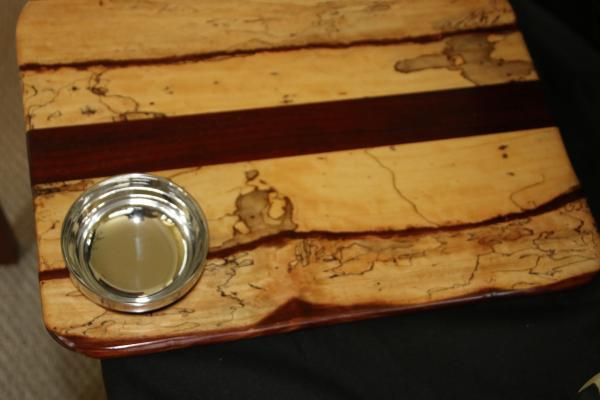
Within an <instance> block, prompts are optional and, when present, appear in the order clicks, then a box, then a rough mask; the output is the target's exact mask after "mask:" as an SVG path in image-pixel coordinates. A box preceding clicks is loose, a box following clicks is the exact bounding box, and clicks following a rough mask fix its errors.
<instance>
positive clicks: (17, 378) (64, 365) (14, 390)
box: [0, 0, 106, 400]
mask: <svg viewBox="0 0 600 400" xmlns="http://www.w3.org/2000/svg"><path fill="white" fill-rule="evenodd" d="M23 4H25V0H2V6H1V7H0V49H2V54H1V56H0V203H1V204H2V207H3V208H4V211H5V213H6V214H7V218H8V220H9V222H10V223H11V225H12V226H13V228H14V230H15V231H16V234H17V237H18V239H19V242H20V245H21V249H22V255H21V260H20V262H19V263H18V264H16V265H8V266H5V265H3V266H0V398H2V399H7V400H11V399H19V400H20V399H65V400H68V399H86V400H87V399H104V398H105V397H106V395H105V393H104V387H103V384H102V375H101V372H100V363H99V362H98V361H97V360H92V359H89V358H86V357H84V356H81V355H79V354H76V353H73V352H71V351H69V350H66V349H64V348H62V347H61V346H60V345H58V344H57V343H56V342H54V341H53V340H52V339H51V338H50V336H49V335H48V334H47V333H46V331H45V329H44V326H43V324H42V320H41V314H40V303H39V295H38V280H37V265H36V263H37V261H36V250H35V245H34V228H33V211H32V206H31V190H30V186H29V176H28V170H27V153H26V143H25V133H24V124H23V113H22V108H21V100H20V96H21V93H20V87H19V77H18V71H17V67H16V55H15V33H14V32H15V26H16V21H17V17H18V15H19V11H20V10H21V8H22V7H23Z"/></svg>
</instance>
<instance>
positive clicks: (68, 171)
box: [28, 82, 553, 184]
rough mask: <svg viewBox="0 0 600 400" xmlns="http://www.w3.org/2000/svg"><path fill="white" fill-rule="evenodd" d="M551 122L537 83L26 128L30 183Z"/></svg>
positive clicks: (361, 145) (466, 134) (510, 129)
mask: <svg viewBox="0 0 600 400" xmlns="http://www.w3.org/2000/svg"><path fill="white" fill-rule="evenodd" d="M550 125H553V119H552V117H551V116H550V115H549V113H548V111H547V108H546V105H545V103H544V98H543V91H542V88H541V84H540V83H538V82H526V83H512V84H504V85H496V86H483V87H475V88H469V89H457V90H447V91H438V92H429V93H417V94H408V95H397V96H387V97H376V98H369V99H357V100H346V101H337V102H327V103H316V104H303V105H291V106H281V107H274V108H264V109H254V110H244V111H230V112H221V113H213V114H201V115H191V116H183V117H173V118H162V119H151V120H140V121H126V122H118V123H106V124H96V125H84V126H71V127H58V128H48V129H41V130H32V131H30V132H29V134H28V141H29V157H30V168H31V180H32V183H33V184H39V183H47V182H55V181H64V180H69V179H79V178H90V177H98V176H107V175H115V174H119V173H125V172H133V171H155V170H164V169H173V168H181V167H189V166H201V165H207V164H217V163H227V162H236V161H244V160H255V159H264V158H274V157H281V156H291V155H298V154H307V153H318V152H325V151H334V150H345V149H353V148H361V147H372V146H381V145H389V144H401V143H408V142H418V141H426V140H434V139H444V138H453V137H461V136H471V135H480V134H487V133H496V132H506V131H514V130H520V129H530V128H539V127H544V126H550Z"/></svg>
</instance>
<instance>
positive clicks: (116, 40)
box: [17, 0, 515, 68]
mask: <svg viewBox="0 0 600 400" xmlns="http://www.w3.org/2000/svg"><path fill="white" fill-rule="evenodd" d="M514 21H515V17H514V14H513V13H512V10H511V8H510V6H509V4H508V2H507V1H505V0H491V1H490V0H459V1H456V0H422V1H419V2H418V3H416V4H415V3H414V2H413V1H411V0H391V1H372V0H346V1H340V0H335V1H327V2H323V1H321V0H300V1H278V2H264V1H257V0H247V1H239V0H204V1H201V2H199V1H195V0H176V1H166V0H162V1H150V0H43V1H31V2H30V3H29V4H28V5H27V6H26V7H25V9H24V11H23V13H22V15H21V20H20V23H19V26H18V28H17V34H18V39H19V42H20V43H26V46H19V47H18V51H19V60H20V61H19V62H20V64H21V65H25V66H28V67H29V68H34V67H35V66H40V65H42V66H53V65H69V64H82V63H92V64H93V63H95V62H97V61H98V60H101V61H103V62H105V63H115V62H119V61H129V62H131V61H137V62H147V60H153V61H160V60H161V59H170V58H176V59H186V58H187V59H189V58H206V57H210V56H215V55H216V56H222V55H228V54H231V53H234V54H235V53H236V52H241V51H245V52H256V51H261V50H270V51H273V50H277V49H289V48H292V49H293V48H302V47H307V46H315V45H329V46H347V45H350V44H354V43H369V42H378V41H383V42H385V41H398V40H407V39H413V38H419V37H423V36H436V35H439V34H443V33H446V32H461V31H466V30H472V29H477V28H487V27H495V26H503V25H507V24H513V23H514Z"/></svg>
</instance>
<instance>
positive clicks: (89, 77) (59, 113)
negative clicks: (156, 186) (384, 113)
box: [21, 32, 537, 129]
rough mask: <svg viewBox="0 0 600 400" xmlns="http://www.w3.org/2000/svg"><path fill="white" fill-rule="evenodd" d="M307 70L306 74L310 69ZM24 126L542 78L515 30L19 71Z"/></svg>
mask: <svg viewBox="0 0 600 400" xmlns="http://www.w3.org/2000/svg"><path fill="white" fill-rule="evenodd" d="M307 71H310V73H307ZM21 78H22V81H23V89H24V95H23V103H24V104H23V105H24V110H25V121H26V124H27V128H28V129H41V128H48V127H58V126H69V125H81V124H91V123H101V122H112V121H122V120H131V119H147V118H156V117H164V116H181V115H191V114H204V113H211V112H219V111H231V110H242V109H252V108H263V107H277V106H284V105H288V104H302V103H318V102H326V101H336V100H346V99H356V98H365V97H376V96H386V95H396V94H408V93H417V92H426V91H436V90H445V89H454V88H464V87H470V86H474V85H492V84H498V83H507V82H511V81H525V80H536V79H537V75H536V73H535V70H534V67H533V64H532V62H531V59H530V57H529V54H528V52H527V48H526V46H525V44H524V42H523V38H522V36H521V34H520V33H518V32H507V33H505V34H487V33H472V34H463V35H457V36H452V37H449V38H446V39H442V40H439V41H433V42H429V43H424V44H416V43H405V44H399V45H365V46H356V47H352V48H346V49H307V50H298V51H290V52H276V53H259V54H254V55H247V56H238V57H230V58H223V59H218V60H211V61H197V62H187V63H178V64H172V65H171V64H168V65H165V64H158V65H144V66H127V67H116V66H113V67H106V66H104V67H103V66H96V67H89V68H87V69H83V70H82V69H74V68H61V69H59V70H45V71H44V70H42V71H23V72H22V73H21Z"/></svg>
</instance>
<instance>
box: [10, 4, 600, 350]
mask: <svg viewBox="0 0 600 400" xmlns="http://www.w3.org/2000/svg"><path fill="white" fill-rule="evenodd" d="M233 3H235V4H236V5H237V7H231V4H233ZM261 4H262V3H261ZM415 4H416V3H413V2H411V3H410V5H409V4H408V2H405V1H391V2H385V3H382V2H365V1H359V0H356V1H338V2H328V3H317V2H313V1H301V2H295V3H293V4H288V3H278V4H274V5H270V6H268V7H262V6H261V7H258V3H256V2H253V1H250V2H243V3H241V2H239V1H235V2H233V1H232V2H227V1H226V2H223V1H219V2H212V1H209V2H203V3H197V2H190V1H187V0H177V1H171V2H169V3H163V2H144V1H142V2H140V1H120V2H116V1H114V2H113V1H108V0H102V1H100V2H98V1H85V0H77V1H74V2H73V1H71V2H69V5H68V6H67V5H66V3H65V1H63V0H39V1H32V2H30V3H29V4H28V6H27V7H26V9H25V10H24V13H23V16H22V19H21V22H20V24H19V29H18V48H19V64H20V68H21V77H22V79H23V90H24V98H23V102H24V115H25V120H26V124H27V128H28V133H27V134H28V141H29V150H30V164H31V174H32V183H33V191H34V202H35V219H36V230H37V243H38V247H39V261H40V288H41V297H42V305H43V316H44V321H45V324H46V326H47V328H48V330H49V331H50V333H51V334H52V335H54V336H55V337H56V338H57V339H58V340H59V341H60V342H61V343H63V344H64V345H66V346H67V347H69V348H72V349H74V350H77V351H80V352H83V353H86V354H88V355H92V356H98V357H111V356H122V355H128V354H139V353H144V352H152V351H160V350H166V349H171V348H178V347H185V346H189V345H193V344H201V343H214V342H219V341H225V340H234V339H241V338H246V337H252V336H257V335H262V334H267V333H275V332H284V331H289V330H293V329H299V328H302V327H306V326H311V325H318V324H325V323H334V322H342V321H350V320H357V319H363V318H372V317H376V316H380V315H389V314H392V313H397V312H401V311H407V310H418V309H423V308H427V307H435V306H440V305H444V304H453V303H456V302H465V301H474V300H478V299H484V298H489V297H494V296H499V295H510V294H523V293H537V292H540V291H548V290H558V289H562V288H565V287H569V286H573V285H577V284H582V283H584V282H585V281H587V280H589V279H590V278H591V277H592V276H593V275H594V274H596V273H597V272H598V270H599V269H600V262H599V257H598V256H599V246H598V244H599V241H598V234H597V231H596V228H595V225H594V221H593V218H592V216H591V214H590V211H589V209H588V208H587V205H586V201H585V198H584V197H583V195H582V193H581V192H580V190H579V183H578V181H577V178H576V176H575V175H574V173H573V170H572V168H571V165H570V162H569V159H568V157H567V155H566V153H565V150H564V147H563V144H562V141H561V138H560V134H559V132H558V130H557V128H555V127H553V126H552V118H551V116H550V115H549V113H548V111H547V109H546V106H545V104H544V101H543V95H542V90H541V88H540V85H539V83H538V82H536V81H537V75H536V73H535V70H534V68H533V65H532V63H531V60H530V58H529V55H528V53H527V49H526V47H525V45H524V44H523V41H522V38H521V36H520V34H519V33H518V31H516V29H515V26H514V15H513V14H512V11H511V10H510V7H509V6H508V4H507V3H506V2H504V1H493V0H477V1H475V0H469V1H467V0H463V1H450V0H427V1H424V2H419V3H418V5H415ZM282 7H283V8H285V9H286V12H285V13H284V12H282V11H281V8H282ZM291 8H293V9H294V10H295V12H296V14H294V13H290V12H289V10H290V9H291ZM232 10H234V11H232ZM232 13H233V14H232ZM50 14H51V15H53V16H55V18H46V19H45V18H43V16H44V15H50ZM65 24H66V25H65ZM134 25H135V26H137V27H138V30H137V31H136V33H135V34H128V33H130V29H129V27H130V26H134ZM65 26H70V27H71V28H70V30H69V29H64V27H65ZM259 28H260V29H259ZM224 31H227V32H228V34H227V35H225V34H223V32H224ZM74 32H77V33H78V34H74ZM48 38H52V40H49V39H48ZM134 170H137V171H141V172H153V173H156V174H158V175H162V176H166V177H168V178H170V179H172V180H173V181H174V182H176V183H178V184H180V185H181V186H183V187H184V188H185V189H186V190H188V191H189V192H190V193H191V194H192V195H193V196H194V197H195V198H196V199H197V200H198V202H199V203H200V204H201V206H202V207H203V209H204V211H205V213H206V215H207V217H208V219H209V228H210V231H211V242H210V251H209V260H208V262H207V265H206V269H205V272H204V275H203V276H202V278H201V280H200V282H199V283H198V284H197V285H196V286H195V287H194V289H193V290H192V291H191V292H190V293H189V295H187V296H186V297H185V298H184V299H182V300H181V301H179V302H177V303H176V304H174V305H172V306H169V307H167V308H165V309H163V310H159V311H157V312H153V313H149V314H144V315H127V314H122V313H116V312H111V311H107V310H104V309H103V308H101V307H99V306H97V305H95V304H94V303H92V302H90V301H88V300H87V299H86V298H85V297H83V296H82V295H81V294H80V293H79V292H78V291H77V290H76V289H75V287H74V286H73V284H72V283H71V281H70V279H69V277H68V271H67V269H66V267H65V264H64V260H63V258H62V256H61V253H60V247H59V239H60V229H61V225H62V220H63V218H64V216H65V214H66V212H67V210H68V208H69V206H70V205H71V204H72V202H73V201H74V200H75V199H76V198H77V196H79V195H80V194H81V193H82V192H83V191H84V190H85V189H86V188H88V187H89V186H90V185H92V184H93V183H94V182H97V181H98V180H100V179H102V177H103V176H107V175H112V174H118V173H122V172H129V171H134Z"/></svg>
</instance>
